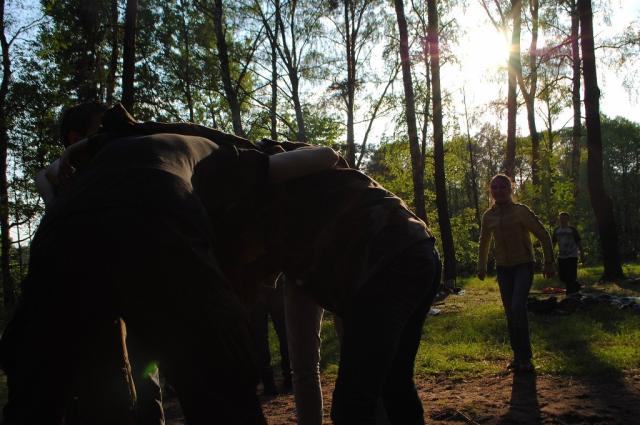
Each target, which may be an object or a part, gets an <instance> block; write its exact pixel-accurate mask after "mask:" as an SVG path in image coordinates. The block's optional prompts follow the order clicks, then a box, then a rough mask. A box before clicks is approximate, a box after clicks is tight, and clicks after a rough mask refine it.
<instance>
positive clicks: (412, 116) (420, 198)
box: [394, 0, 427, 223]
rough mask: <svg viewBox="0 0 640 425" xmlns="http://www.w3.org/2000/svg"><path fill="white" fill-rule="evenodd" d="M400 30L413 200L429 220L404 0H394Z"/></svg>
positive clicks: (423, 216) (416, 207) (425, 218)
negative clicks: (425, 203)
mask: <svg viewBox="0 0 640 425" xmlns="http://www.w3.org/2000/svg"><path fill="white" fill-rule="evenodd" d="M394 6H395V9H396V16H397V20H398V31H399V34H400V62H401V64H402V81H403V84H404V99H405V114H406V119H407V131H408V133H409V134H408V135H409V151H410V153H411V171H412V177H413V202H414V207H415V210H416V215H417V216H418V217H420V218H421V219H422V220H424V221H425V223H426V222H427V213H426V210H425V205H424V169H423V168H422V167H421V164H422V161H421V160H420V159H421V158H420V144H419V140H418V129H417V127H416V107H415V97H414V94H413V81H412V78H411V60H410V58H409V33H408V31H407V20H406V18H405V16H404V4H403V0H394Z"/></svg>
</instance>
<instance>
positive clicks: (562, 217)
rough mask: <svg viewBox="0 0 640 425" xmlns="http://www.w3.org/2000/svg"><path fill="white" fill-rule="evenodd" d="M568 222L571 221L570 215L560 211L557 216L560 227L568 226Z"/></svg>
mask: <svg viewBox="0 0 640 425" xmlns="http://www.w3.org/2000/svg"><path fill="white" fill-rule="evenodd" d="M569 220H571V215H570V214H569V213H568V212H566V211H562V212H561V213H560V214H558V221H559V222H560V226H562V227H566V226H568V225H569Z"/></svg>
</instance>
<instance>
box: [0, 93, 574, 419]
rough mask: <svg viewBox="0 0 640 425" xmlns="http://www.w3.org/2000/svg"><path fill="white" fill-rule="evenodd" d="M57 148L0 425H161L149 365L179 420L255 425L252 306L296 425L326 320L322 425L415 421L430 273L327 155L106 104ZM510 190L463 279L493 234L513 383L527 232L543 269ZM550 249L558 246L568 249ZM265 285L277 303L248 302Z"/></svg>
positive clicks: (424, 250)
mask: <svg viewBox="0 0 640 425" xmlns="http://www.w3.org/2000/svg"><path fill="white" fill-rule="evenodd" d="M61 138H62V141H63V143H64V145H65V147H66V149H65V151H64V153H63V155H62V157H61V158H60V159H59V160H58V161H56V162H55V163H53V164H52V165H51V166H50V167H49V168H48V169H47V170H45V171H44V172H43V173H41V174H40V175H39V176H37V178H36V181H37V183H38V187H39V189H40V191H41V193H42V194H43V198H44V199H45V201H46V204H47V207H46V213H45V215H44V217H43V219H42V221H41V224H40V226H39V228H38V231H37V233H36V235H35V237H34V239H33V242H32V244H31V254H30V265H29V273H28V275H27V277H26V279H25V281H24V282H23V285H22V298H21V300H20V303H19V305H18V307H17V309H16V311H15V314H14V316H13V317H12V319H11V321H10V322H9V324H8V325H7V327H6V329H5V331H4V333H3V336H2V340H1V341H0V365H1V366H2V368H3V369H4V371H5V373H6V375H7V381H8V386H9V400H8V403H7V405H6V406H5V409H4V423H5V424H6V425H22V424H44V425H47V424H56V425H57V424H63V423H65V424H76V423H77V424H105V425H106V424H130V423H136V424H161V423H163V422H164V417H163V413H162V401H161V390H160V383H159V378H158V377H159V372H158V370H159V369H158V367H159V368H160V369H161V372H162V375H163V376H164V377H165V379H166V382H167V383H168V384H169V385H170V386H171V387H172V388H173V389H174V390H175V392H176V394H177V396H178V398H179V400H180V404H181V407H182V410H183V413H184V416H185V419H186V421H187V423H189V424H205V423H206V424H210V423H225V424H243V425H244V424H247V425H248V424H263V423H266V420H265V418H264V415H263V413H262V411H261V407H260V403H259V400H258V398H257V396H256V384H257V382H258V380H259V379H262V381H263V383H264V384H265V391H267V392H269V391H270V390H273V387H272V385H273V375H272V372H270V369H269V365H268V362H267V364H265V362H264V361H263V362H262V364H258V363H259V362H257V361H256V358H255V354H256V346H257V345H259V344H256V341H257V340H258V338H256V336H257V334H261V335H262V337H263V338H262V341H264V332H265V327H264V323H265V322H264V320H265V308H266V303H265V299H264V297H265V296H266V297H274V296H275V298H276V301H278V302H280V301H281V302H282V303H283V306H284V311H285V318H284V321H285V322H286V326H285V328H286V331H283V330H282V325H280V326H279V328H280V330H279V332H280V333H282V334H284V333H286V337H287V340H288V342H286V343H285V345H288V348H289V350H288V356H289V361H287V360H286V359H283V360H284V361H283V370H284V372H285V378H284V381H285V385H289V384H290V385H292V387H293V392H294V395H295V401H296V411H297V418H298V423H300V424H303V425H315V424H321V423H322V410H323V407H322V394H321V390H320V381H319V356H320V323H321V320H322V315H323V311H324V309H327V310H329V311H331V312H333V313H334V315H335V316H336V317H337V318H338V319H339V324H340V325H339V326H338V328H339V330H340V332H339V336H340V367H339V372H338V376H337V379H336V385H335V390H334V393H333V402H332V409H331V418H332V420H333V423H335V424H338V425H341V424H349V425H358V424H363V425H364V424H374V423H375V422H376V416H377V412H378V410H379V406H380V405H382V406H383V407H384V411H385V412H386V416H387V418H388V421H389V422H390V423H391V424H403V425H411V424H423V423H424V419H423V409H422V404H421V401H420V398H419V396H418V393H417V391H416V388H415V385H414V382H413V369H414V361H415V356H416V353H417V350H418V347H419V344H420V340H421V335H422V329H423V324H424V321H425V319H426V316H427V313H428V311H429V309H430V306H431V304H432V302H433V299H434V297H435V295H436V292H437V290H438V285H439V282H440V268H441V266H440V260H439V257H438V253H437V251H436V249H435V239H434V237H433V234H432V232H431V231H430V230H429V228H428V227H427V226H426V225H425V223H424V222H422V221H421V220H420V219H419V218H417V217H416V216H415V215H414V214H413V213H412V212H411V211H410V210H409V209H408V208H407V206H406V205H405V204H404V202H403V201H402V200H401V199H399V198H398V197H397V196H395V195H394V194H392V193H390V192H389V191H387V190H386V189H384V188H383V187H382V186H380V185H379V184H378V183H377V182H376V181H374V180H372V179H371V178H369V177H368V176H366V175H365V174H364V173H362V172H360V171H357V170H354V169H351V168H349V167H348V166H347V164H346V162H345V161H344V160H343V159H342V158H341V157H339V155H338V154H336V152H335V151H333V150H332V149H330V148H327V147H312V146H309V145H307V144H304V143H296V142H282V143H279V142H276V141H272V140H268V139H263V140H261V141H260V142H257V143H252V142H250V141H248V140H246V139H243V138H240V137H237V136H234V135H231V134H227V133H223V132H220V131H218V130H215V129H211V128H207V127H203V126H199V125H195V124H186V123H173V124H172V123H158V122H144V123H143V122H138V121H136V120H134V119H133V118H132V117H131V116H130V115H129V114H128V112H127V111H125V110H124V108H122V106H120V105H116V106H114V107H112V108H110V109H107V108H106V107H104V106H102V105H100V104H97V103H85V104H81V105H78V106H76V107H73V108H70V109H69V110H67V111H66V112H65V113H64V115H63V118H62V122H61ZM511 192H512V188H511V181H510V179H509V178H508V177H507V176H504V175H498V176H496V177H494V179H493V180H492V182H491V194H492V197H493V199H494V200H495V204H494V206H493V207H492V208H491V209H489V210H488V211H487V212H486V213H485V215H484V217H483V220H482V232H481V233H482V236H481V240H480V257H479V267H478V276H479V277H480V278H481V279H483V278H484V277H485V273H486V272H485V270H486V262H487V261H486V259H487V253H488V246H489V241H490V239H491V236H493V237H494V239H495V241H496V254H495V257H496V264H497V270H498V282H499V285H500V292H501V295H502V299H503V303H504V306H505V311H506V315H507V322H508V327H509V336H510V339H511V343H512V347H513V350H514V362H513V363H512V365H511V367H512V368H513V369H514V370H527V369H530V368H532V365H531V347H530V342H529V337H528V324H527V317H526V293H528V291H529V288H530V286H531V282H532V276H533V249H532V247H531V241H530V239H529V232H533V233H534V234H535V235H536V236H537V237H538V238H539V239H540V240H541V241H542V243H543V248H544V251H545V258H546V259H547V261H545V274H546V275H552V274H553V271H554V268H553V264H552V262H551V261H552V258H553V255H552V250H551V239H550V238H549V235H548V233H547V232H546V231H545V230H544V227H543V226H542V225H541V224H540V222H539V220H538V219H537V218H536V217H535V215H534V214H533V213H532V212H531V211H530V210H529V209H528V208H527V207H526V206H524V205H521V204H516V203H514V202H513V201H512V198H511ZM565 227H566V226H565ZM571 235H572V236H573V235H574V233H571ZM575 236H577V233H575ZM557 237H558V241H559V243H560V246H561V247H562V246H563V245H562V244H563V243H564V242H562V241H564V240H566V237H567V232H566V231H564V230H563V231H562V232H558V235H557ZM562 238H565V239H562ZM561 270H562V266H561ZM278 276H281V278H280V279H277V277H278ZM276 280H279V281H280V282H281V285H282V289H281V291H282V292H275V293H271V292H272V291H273V290H272V289H269V290H268V291H267V293H266V295H265V293H264V290H265V285H266V286H267V287H269V286H271V285H272V282H275V281H276ZM574 280H575V279H574ZM261 293H262V294H261ZM256 300H257V301H256ZM251 306H253V307H252V308H251V309H252V311H253V312H254V314H253V315H254V318H253V320H252V321H250V320H249V313H248V310H249V309H250V308H249V307H251ZM256 306H257V307H256ZM281 321H282V319H281ZM251 323H253V325H252V324H251ZM125 339H126V343H125V342H124V340H125ZM262 350H264V346H263V347H262ZM283 356H284V353H283ZM288 366H290V368H291V370H290V372H288V371H287V367H288ZM287 376H289V378H288V377H287Z"/></svg>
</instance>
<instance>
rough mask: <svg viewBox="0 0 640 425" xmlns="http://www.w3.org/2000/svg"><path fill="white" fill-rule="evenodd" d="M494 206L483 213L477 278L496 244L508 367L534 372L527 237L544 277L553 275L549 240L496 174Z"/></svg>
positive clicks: (508, 181)
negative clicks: (539, 251)
mask: <svg viewBox="0 0 640 425" xmlns="http://www.w3.org/2000/svg"><path fill="white" fill-rule="evenodd" d="M490 189H491V197H492V198H493V201H494V203H493V206H492V207H491V208H489V209H488V210H487V211H485V212H484V214H483V216H482V227H481V230H480V247H479V254H478V278H479V279H480V280H484V278H485V276H486V272H487V257H488V254H489V243H490V242H491V238H492V237H493V239H494V241H495V259H496V271H497V273H498V286H499V287H500V297H501V298H502V305H503V307H504V311H505V314H506V316H507V328H508V331H509V341H510V342H511V349H512V350H513V360H512V361H511V362H510V363H509V364H508V365H507V368H508V369H511V370H513V371H516V372H518V371H530V370H533V368H534V367H533V363H532V362H531V357H532V352H531V341H530V339H529V320H528V318H527V297H528V295H529V290H530V289H531V285H532V284H533V266H534V260H535V258H534V254H533V246H532V244H531V237H530V236H529V234H530V233H533V234H534V235H535V236H536V237H537V238H538V240H539V241H540V243H541V244H542V248H543V251H544V271H543V274H544V276H545V277H552V276H553V274H554V273H555V270H554V262H553V248H552V246H551V238H550V237H549V233H548V232H547V231H546V229H545V228H544V226H543V225H542V223H541V222H540V220H539V219H538V217H537V216H536V215H535V214H534V213H533V211H531V210H530V209H529V207H527V206H526V205H523V204H517V203H515V202H513V199H512V194H513V188H512V185H511V179H510V178H509V176H507V175H505V174H497V175H495V176H494V177H493V178H492V179H491V183H490Z"/></svg>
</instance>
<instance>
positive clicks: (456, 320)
mask: <svg viewBox="0 0 640 425" xmlns="http://www.w3.org/2000/svg"><path fill="white" fill-rule="evenodd" d="M624 270H625V274H626V275H627V277H630V278H633V277H638V276H640V265H637V264H633V265H627V266H625V267H624ZM601 275H602V268H601V267H588V268H581V269H580V271H579V280H580V281H581V282H582V283H583V284H585V289H584V290H585V292H595V293H609V294H615V295H624V296H640V283H635V284H629V283H626V282H617V283H607V284H596V282H597V281H598V279H599V278H600V276H601ZM461 284H462V286H463V287H464V289H465V293H464V295H460V296H455V295H452V296H449V297H448V298H447V299H446V300H445V301H444V302H443V303H441V304H439V305H437V306H436V307H437V308H440V309H442V314H441V315H439V316H429V318H428V319H427V323H426V324H425V328H424V333H423V338H422V344H421V345H420V350H419V351H418V355H417V357H416V373H420V374H430V375H437V374H447V375H454V376H480V375H486V374H491V373H496V372H500V371H503V370H504V367H505V365H506V364H507V362H508V361H509V360H510V359H511V355H512V354H511V348H510V346H509V340H508V338H507V331H506V322H505V317H504V312H503V309H502V304H501V302H500V294H499V291H498V285H497V283H496V281H495V278H487V279H486V280H485V281H484V282H482V281H480V280H478V279H476V278H468V279H465V280H463V281H462V282H461ZM548 286H552V287H562V284H561V283H560V282H559V281H558V280H557V279H552V280H547V279H543V278H542V277H541V276H539V275H536V278H535V283H534V288H533V291H534V292H539V291H540V289H542V288H543V287H548ZM529 318H530V326H531V339H532V344H533V351H534V362H535V364H536V366H537V370H538V372H540V373H549V374H554V375H575V376H583V377H598V376H604V375H611V374H623V373H625V372H629V371H632V370H637V369H640V313H638V312H634V311H630V310H628V309H627V310H619V309H617V308H615V307H612V306H609V305H607V304H601V305H597V306H595V307H593V308H591V309H588V310H584V311H577V312H575V313H572V314H569V315H537V314H532V313H530V314H529ZM332 328H333V325H332V323H331V322H330V321H325V323H324V324H323V347H322V358H323V361H322V365H321V366H322V369H323V372H324V373H329V374H332V373H335V372H336V370H337V365H338V362H339V354H338V347H339V345H338V343H337V339H336V337H335V333H334V331H333V329H332Z"/></svg>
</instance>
